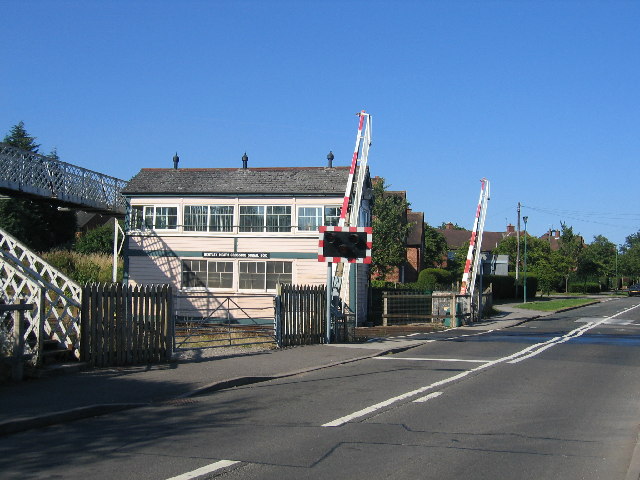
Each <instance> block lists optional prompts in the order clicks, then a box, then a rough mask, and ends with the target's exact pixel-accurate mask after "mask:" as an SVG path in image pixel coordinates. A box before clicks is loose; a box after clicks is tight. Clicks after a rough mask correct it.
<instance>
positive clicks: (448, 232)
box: [436, 228, 507, 252]
mask: <svg viewBox="0 0 640 480" xmlns="http://www.w3.org/2000/svg"><path fill="white" fill-rule="evenodd" d="M436 230H437V231H438V232H440V233H441V234H442V236H443V237H444V238H445V240H446V241H447V248H448V249H449V250H457V249H459V248H460V247H461V246H462V245H464V243H465V242H468V241H469V240H471V231H470V230H456V229H441V228H438V229H436ZM505 236H507V234H506V233H505V232H487V231H485V232H484V233H483V234H482V245H481V246H480V251H481V252H491V251H493V249H494V248H496V247H497V246H498V243H500V241H501V240H502V239H503V238H504V237H505Z"/></svg>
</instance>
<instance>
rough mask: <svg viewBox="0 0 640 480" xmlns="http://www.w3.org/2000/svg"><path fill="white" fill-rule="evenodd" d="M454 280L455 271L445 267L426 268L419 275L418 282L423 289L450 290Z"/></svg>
mask: <svg viewBox="0 0 640 480" xmlns="http://www.w3.org/2000/svg"><path fill="white" fill-rule="evenodd" d="M452 282H453V272H450V271H448V270H445V269H443V268H425V269H424V270H422V271H421V272H420V274H419V275H418V281H417V282H416V284H417V285H418V287H419V288H420V289H421V290H448V289H449V288H451V283H452Z"/></svg>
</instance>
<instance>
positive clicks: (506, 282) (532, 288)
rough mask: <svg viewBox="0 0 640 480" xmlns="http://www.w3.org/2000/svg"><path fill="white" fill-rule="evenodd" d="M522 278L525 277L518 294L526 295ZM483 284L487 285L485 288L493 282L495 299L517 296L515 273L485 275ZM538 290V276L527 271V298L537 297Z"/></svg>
mask: <svg viewBox="0 0 640 480" xmlns="http://www.w3.org/2000/svg"><path fill="white" fill-rule="evenodd" d="M522 280H523V279H522V278H521V279H520V282H521V284H520V286H519V287H518V296H520V295H524V291H523V288H522ZM482 284H483V285H484V286H485V288H486V287H488V286H489V284H492V286H493V299H494V300H499V299H512V298H516V277H515V273H510V274H509V276H503V275H485V276H484V277H483V279H482ZM537 290H538V277H537V276H536V275H534V274H531V273H528V272H527V300H530V299H533V298H535V296H536V292H537Z"/></svg>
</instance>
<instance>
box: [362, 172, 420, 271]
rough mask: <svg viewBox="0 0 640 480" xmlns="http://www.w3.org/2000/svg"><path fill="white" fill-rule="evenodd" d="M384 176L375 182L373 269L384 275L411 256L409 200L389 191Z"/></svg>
mask: <svg viewBox="0 0 640 480" xmlns="http://www.w3.org/2000/svg"><path fill="white" fill-rule="evenodd" d="M386 190H387V185H385V182H384V179H382V180H381V181H379V182H376V183H374V185H373V212H372V213H373V220H372V227H373V248H372V251H371V256H372V261H371V270H372V273H373V274H374V275H377V276H380V277H384V276H386V275H387V274H388V273H390V272H391V271H392V270H393V269H394V268H399V267H400V266H401V265H402V264H403V263H404V262H405V261H406V259H407V247H406V238H407V234H408V233H409V229H410V228H411V224H410V223H408V222H407V215H406V212H407V208H408V207H409V203H408V202H407V201H406V200H405V199H404V198H403V197H401V196H399V195H393V194H389V193H387V191H386Z"/></svg>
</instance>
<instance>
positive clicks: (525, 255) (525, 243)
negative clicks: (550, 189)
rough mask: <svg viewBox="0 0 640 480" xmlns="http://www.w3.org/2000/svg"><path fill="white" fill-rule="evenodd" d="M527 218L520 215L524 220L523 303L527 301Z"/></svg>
mask: <svg viewBox="0 0 640 480" xmlns="http://www.w3.org/2000/svg"><path fill="white" fill-rule="evenodd" d="M527 220H529V217H522V221H524V265H523V266H524V269H523V272H522V277H523V279H524V286H523V287H524V303H527Z"/></svg>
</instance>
